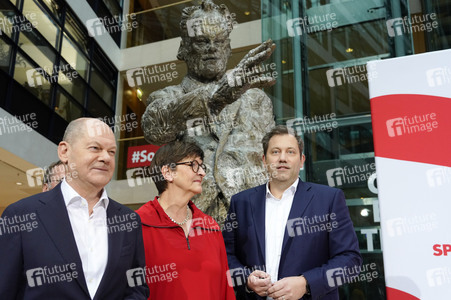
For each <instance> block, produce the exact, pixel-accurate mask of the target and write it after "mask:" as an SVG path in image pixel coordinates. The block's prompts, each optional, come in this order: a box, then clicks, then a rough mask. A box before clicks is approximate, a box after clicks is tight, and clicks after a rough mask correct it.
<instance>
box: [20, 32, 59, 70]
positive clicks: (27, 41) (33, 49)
mask: <svg viewBox="0 0 451 300" xmlns="http://www.w3.org/2000/svg"><path fill="white" fill-rule="evenodd" d="M19 45H20V48H22V50H23V51H24V52H25V53H27V54H28V55H29V56H30V57H31V58H32V59H33V60H34V61H35V62H37V63H38V65H39V66H41V67H42V68H44V69H46V70H51V69H52V68H53V63H54V61H55V58H56V54H55V52H54V51H53V49H52V48H50V47H49V46H48V44H47V43H46V42H45V41H44V40H43V39H42V38H41V37H40V36H39V35H38V34H36V32H34V31H32V32H27V31H25V32H21V33H20V37H19ZM47 73H49V75H52V71H47Z"/></svg>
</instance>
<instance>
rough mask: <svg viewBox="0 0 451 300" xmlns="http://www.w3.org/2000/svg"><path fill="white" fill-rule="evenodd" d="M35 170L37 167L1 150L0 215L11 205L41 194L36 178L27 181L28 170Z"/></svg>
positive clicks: (40, 187)
mask: <svg viewBox="0 0 451 300" xmlns="http://www.w3.org/2000/svg"><path fill="white" fill-rule="evenodd" d="M34 168H36V166H34V165H32V164H30V163H29V162H27V161H25V160H23V159H22V158H20V157H18V156H16V155H14V154H13V153H11V152H9V151H6V150H5V149H3V148H0V214H1V213H2V212H3V210H5V208H6V207H7V206H8V205H9V204H11V203H14V202H16V201H18V200H20V199H22V198H25V197H28V196H31V195H34V194H37V193H40V192H41V190H42V186H36V180H35V179H34V178H29V179H30V182H28V180H27V174H26V172H27V170H30V169H34ZM17 183H21V185H18V184H17ZM32 185H35V186H32Z"/></svg>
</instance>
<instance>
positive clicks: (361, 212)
mask: <svg viewBox="0 0 451 300" xmlns="http://www.w3.org/2000/svg"><path fill="white" fill-rule="evenodd" d="M360 215H361V216H362V217H368V216H369V215H370V210H369V209H368V208H364V209H362V211H360Z"/></svg>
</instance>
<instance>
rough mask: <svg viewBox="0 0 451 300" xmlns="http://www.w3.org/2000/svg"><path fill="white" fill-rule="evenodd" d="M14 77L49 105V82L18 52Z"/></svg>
mask: <svg viewBox="0 0 451 300" xmlns="http://www.w3.org/2000/svg"><path fill="white" fill-rule="evenodd" d="M14 79H15V80H16V81H17V82H18V83H19V84H21V85H23V86H24V87H25V88H26V89H27V90H28V91H30V92H31V93H32V94H33V95H35V96H36V97H37V98H39V99H40V100H41V101H42V102H44V103H45V104H47V105H50V95H51V93H50V88H51V85H50V82H49V81H48V80H47V79H46V78H45V77H44V76H43V75H42V73H41V72H40V71H39V70H37V69H35V68H34V67H33V65H31V63H30V62H28V61H27V60H26V59H25V57H24V56H22V55H21V54H20V53H17V56H16V66H15V69H14Z"/></svg>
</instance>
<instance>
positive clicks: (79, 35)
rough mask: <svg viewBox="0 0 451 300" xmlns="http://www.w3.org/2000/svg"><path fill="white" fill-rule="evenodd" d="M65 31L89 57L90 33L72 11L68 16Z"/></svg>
mask: <svg viewBox="0 0 451 300" xmlns="http://www.w3.org/2000/svg"><path fill="white" fill-rule="evenodd" d="M64 29H65V30H66V31H67V32H68V33H69V34H70V35H71V36H72V38H74V40H75V42H76V43H77V44H78V45H79V46H80V47H81V49H82V50H83V52H84V53H85V55H87V54H88V32H87V30H86V29H85V27H84V25H83V24H80V22H79V21H78V19H77V17H75V16H74V14H73V13H72V12H71V11H68V12H67V14H66V21H65V24H64Z"/></svg>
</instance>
